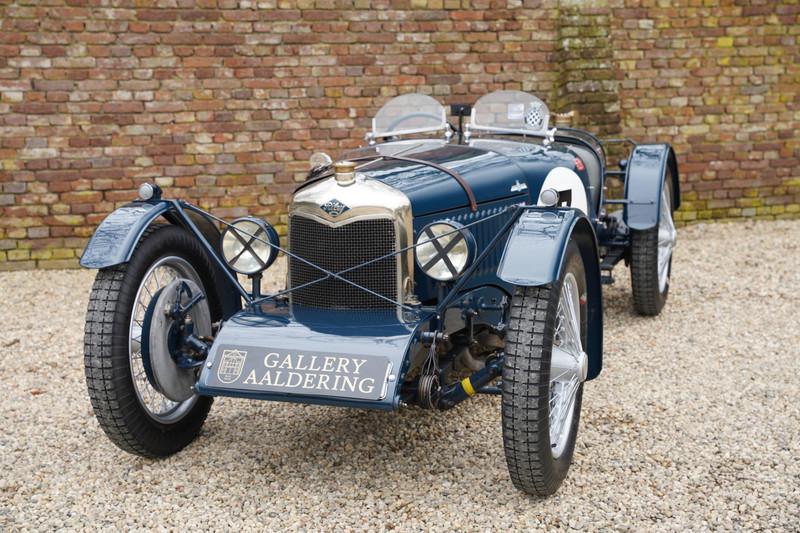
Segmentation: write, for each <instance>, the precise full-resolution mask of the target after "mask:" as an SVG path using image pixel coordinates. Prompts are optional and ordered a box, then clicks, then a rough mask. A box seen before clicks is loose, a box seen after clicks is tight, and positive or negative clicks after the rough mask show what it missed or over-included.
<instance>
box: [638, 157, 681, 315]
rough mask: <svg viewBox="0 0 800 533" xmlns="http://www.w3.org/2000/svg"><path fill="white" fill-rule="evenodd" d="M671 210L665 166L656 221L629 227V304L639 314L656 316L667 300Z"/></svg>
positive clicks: (669, 174)
mask: <svg viewBox="0 0 800 533" xmlns="http://www.w3.org/2000/svg"><path fill="white" fill-rule="evenodd" d="M672 213H673V209H672V172H671V171H670V170H667V174H666V176H665V177H664V187H662V189H661V208H660V211H659V217H658V224H657V225H656V226H654V227H652V228H650V229H647V230H631V288H632V290H633V308H634V309H635V310H636V312H637V313H638V314H640V315H645V316H656V315H657V314H659V313H660V312H661V310H662V309H663V308H664V304H665V303H667V295H668V294H669V282H670V275H671V273H672V250H673V249H674V248H675V241H676V238H677V235H678V234H677V231H676V230H675V222H674V221H673V219H672Z"/></svg>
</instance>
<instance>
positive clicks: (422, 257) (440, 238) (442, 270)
mask: <svg viewBox="0 0 800 533" xmlns="http://www.w3.org/2000/svg"><path fill="white" fill-rule="evenodd" d="M474 249H475V239H474V238H473V236H472V234H471V233H470V232H469V231H468V230H467V229H466V228H464V226H462V225H461V224H459V223H458V222H452V221H447V222H434V223H433V224H429V225H427V226H425V227H424V228H423V229H422V231H421V232H420V234H419V237H417V246H416V248H415V252H416V258H417V265H419V268H420V269H421V270H422V271H423V272H424V273H425V274H426V275H428V276H430V277H432V278H433V279H435V280H439V281H450V280H452V279H455V278H457V277H458V276H460V275H461V274H462V273H463V272H464V270H466V268H467V266H468V265H469V263H470V261H471V260H472V256H473V251H474Z"/></svg>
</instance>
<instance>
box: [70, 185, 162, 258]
mask: <svg viewBox="0 0 800 533" xmlns="http://www.w3.org/2000/svg"><path fill="white" fill-rule="evenodd" d="M169 205H170V204H169V202H168V201H166V200H156V201H153V202H133V203H130V204H128V205H126V206H123V207H120V208H119V209H117V210H116V211H114V212H113V213H111V214H110V215H108V217H106V219H105V220H104V221H103V222H102V223H101V224H100V226H99V227H98V228H97V230H96V231H95V232H94V235H92V238H91V239H89V243H88V244H87V245H86V249H85V250H84V251H83V255H82V256H81V266H83V267H86V268H107V267H111V266H114V265H119V264H122V263H127V262H128V261H129V260H130V258H131V254H132V253H133V249H134V248H135V247H136V243H137V242H139V239H140V238H141V236H142V234H143V233H144V230H145V229H147V226H149V225H150V224H151V223H152V222H153V221H154V220H155V219H156V218H158V217H159V216H161V215H163V214H164V213H165V212H166V211H167V210H168V209H169Z"/></svg>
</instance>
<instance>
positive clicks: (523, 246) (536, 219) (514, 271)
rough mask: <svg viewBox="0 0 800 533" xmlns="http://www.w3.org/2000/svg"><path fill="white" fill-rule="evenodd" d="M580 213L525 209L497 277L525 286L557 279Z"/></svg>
mask: <svg viewBox="0 0 800 533" xmlns="http://www.w3.org/2000/svg"><path fill="white" fill-rule="evenodd" d="M581 216H582V215H581V214H580V213H579V212H578V211H577V210H574V209H534V208H531V209H528V210H526V212H525V213H523V214H522V216H521V217H520V219H519V220H518V221H517V224H516V225H515V226H514V229H513V230H511V235H510V237H509V239H508V241H507V242H506V246H505V250H504V251H503V256H502V258H501V259H500V263H499V265H498V267H497V277H499V278H500V279H501V280H503V281H505V282H506V283H509V284H511V285H522V286H536V285H547V284H548V283H552V282H553V281H555V280H557V279H558V274H559V272H561V263H562V261H563V259H564V253H565V251H566V247H567V243H568V242H569V238H570V235H571V234H572V228H573V227H574V226H575V223H576V222H577V220H578V219H579V218H580V217H581Z"/></svg>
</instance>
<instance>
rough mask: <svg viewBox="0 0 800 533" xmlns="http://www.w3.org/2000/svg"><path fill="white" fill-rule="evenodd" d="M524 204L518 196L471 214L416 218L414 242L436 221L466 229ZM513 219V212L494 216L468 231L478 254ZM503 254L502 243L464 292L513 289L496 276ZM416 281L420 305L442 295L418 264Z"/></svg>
mask: <svg viewBox="0 0 800 533" xmlns="http://www.w3.org/2000/svg"><path fill="white" fill-rule="evenodd" d="M525 200H526V198H525V196H524V195H517V196H515V197H512V198H506V199H503V200H499V201H496V202H485V203H483V204H480V206H479V208H478V211H477V212H475V213H473V212H471V211H470V210H469V209H468V208H467V207H466V206H465V207H463V208H461V209H453V210H449V211H445V212H442V213H434V214H429V215H422V216H419V217H415V218H414V239H415V241H416V239H417V237H418V236H419V232H420V231H421V230H422V228H424V227H425V226H426V225H428V224H430V223H432V222H435V221H437V220H452V221H455V222H458V223H460V224H464V225H467V224H470V223H473V222H475V221H478V220H481V219H484V218H486V217H490V216H493V215H497V214H499V213H502V212H503V211H504V210H505V209H506V207H508V206H509V205H514V204H519V203H522V202H524V201H525ZM512 216H513V213H512V212H508V213H504V214H502V215H500V216H495V217H494V218H491V219H488V220H486V222H482V223H478V224H475V225H474V226H470V227H469V228H468V229H469V231H470V232H471V233H472V235H473V237H475V243H476V245H477V250H478V252H479V253H480V251H481V250H483V249H485V248H486V246H487V245H488V244H489V243H490V242H491V241H492V239H494V238H495V236H496V235H497V232H498V231H500V228H502V226H503V224H504V223H505V222H506V221H508V220H509V218H511V217H512ZM502 252H503V246H502V243H500V245H499V246H497V247H495V249H494V251H493V252H492V253H491V255H489V257H488V258H487V259H486V260H485V261H483V262H482V263H481V264H480V265H478V268H477V270H476V271H475V272H474V273H473V275H472V277H471V278H470V279H469V281H468V283H467V285H466V286H465V287H464V290H470V289H472V288H474V287H481V286H484V285H488V284H496V285H500V286H503V287H505V288H506V290H510V286H508V285H507V284H504V283H503V282H502V281H499V280H498V279H497V275H496V265H497V262H498V261H499V260H500V256H501V255H502ZM414 279H415V280H416V293H417V296H418V297H419V298H420V300H421V301H423V302H428V301H431V300H434V299H436V298H437V296H438V292H439V290H438V283H437V282H436V281H434V280H432V279H431V278H429V277H428V276H426V275H425V274H424V273H423V272H422V270H420V268H419V266H418V265H416V262H415V265H414Z"/></svg>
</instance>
